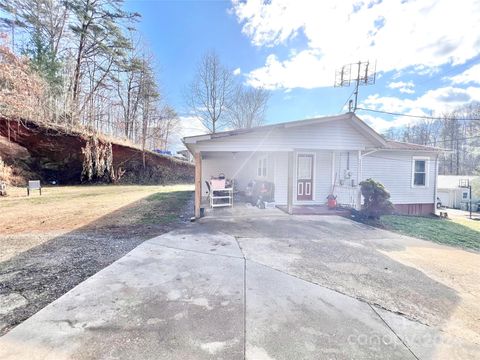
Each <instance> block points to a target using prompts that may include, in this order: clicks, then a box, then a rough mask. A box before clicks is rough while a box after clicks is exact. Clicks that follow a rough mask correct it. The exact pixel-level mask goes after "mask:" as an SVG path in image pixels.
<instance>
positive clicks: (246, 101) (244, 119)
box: [228, 85, 270, 129]
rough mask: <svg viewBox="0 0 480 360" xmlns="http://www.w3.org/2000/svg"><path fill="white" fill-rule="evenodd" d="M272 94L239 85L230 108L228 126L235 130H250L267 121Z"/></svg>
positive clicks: (260, 89)
mask: <svg viewBox="0 0 480 360" xmlns="http://www.w3.org/2000/svg"><path fill="white" fill-rule="evenodd" d="M269 99H270V93H269V92H268V91H267V90H265V89H262V88H250V87H249V88H246V87H244V86H243V85H238V86H237V88H236V89H235V93H234V96H233V98H232V100H231V102H230V106H229V107H228V124H229V125H230V126H231V127H232V128H234V129H250V128H252V127H255V126H260V125H262V124H263V123H264V121H265V112H266V110H267V103H268V100H269Z"/></svg>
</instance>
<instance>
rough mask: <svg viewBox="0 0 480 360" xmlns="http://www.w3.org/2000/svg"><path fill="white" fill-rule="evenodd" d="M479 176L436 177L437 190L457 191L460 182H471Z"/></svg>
mask: <svg viewBox="0 0 480 360" xmlns="http://www.w3.org/2000/svg"><path fill="white" fill-rule="evenodd" d="M476 178H479V176H475V175H438V188H439V189H458V185H459V184H460V180H469V181H472V180H474V179H476Z"/></svg>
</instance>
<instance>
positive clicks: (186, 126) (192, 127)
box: [168, 116, 208, 151]
mask: <svg viewBox="0 0 480 360" xmlns="http://www.w3.org/2000/svg"><path fill="white" fill-rule="evenodd" d="M206 133H208V130H207V129H206V128H205V126H203V124H202V122H201V121H200V119H199V118H197V117H195V116H180V126H179V130H178V131H177V132H176V133H175V134H173V135H172V137H171V138H170V140H169V141H168V142H169V150H173V151H178V150H181V149H184V148H185V146H184V145H183V143H182V138H184V137H186V136H194V135H202V134H206Z"/></svg>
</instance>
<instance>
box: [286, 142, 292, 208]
mask: <svg viewBox="0 0 480 360" xmlns="http://www.w3.org/2000/svg"><path fill="white" fill-rule="evenodd" d="M287 212H288V213H289V214H290V215H292V214H293V151H289V152H288V181H287Z"/></svg>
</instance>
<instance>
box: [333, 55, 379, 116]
mask: <svg viewBox="0 0 480 360" xmlns="http://www.w3.org/2000/svg"><path fill="white" fill-rule="evenodd" d="M376 70H377V62H376V61H375V65H374V68H373V71H372V69H371V68H370V61H359V62H357V63H352V64H347V65H343V66H342V67H341V69H340V70H337V71H335V85H334V86H335V87H349V86H350V85H351V84H352V83H354V86H355V90H354V91H353V94H352V95H355V98H354V99H355V100H354V101H352V100H350V101H349V103H348V111H349V112H352V102H353V112H355V110H357V103H358V87H359V86H367V85H374V84H375V80H376Z"/></svg>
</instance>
